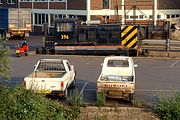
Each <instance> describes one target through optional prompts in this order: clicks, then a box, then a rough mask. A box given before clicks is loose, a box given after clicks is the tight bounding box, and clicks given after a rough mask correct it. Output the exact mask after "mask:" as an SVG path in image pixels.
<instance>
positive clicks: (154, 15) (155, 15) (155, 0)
mask: <svg viewBox="0 0 180 120" xmlns="http://www.w3.org/2000/svg"><path fill="white" fill-rule="evenodd" d="M153 20H154V21H153V22H154V26H156V25H157V0H154V10H153Z"/></svg>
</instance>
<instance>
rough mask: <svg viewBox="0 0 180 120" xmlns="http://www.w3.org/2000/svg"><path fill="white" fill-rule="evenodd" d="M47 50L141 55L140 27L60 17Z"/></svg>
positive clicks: (61, 52) (45, 44)
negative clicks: (89, 22) (139, 52)
mask: <svg viewBox="0 0 180 120" xmlns="http://www.w3.org/2000/svg"><path fill="white" fill-rule="evenodd" d="M44 49H45V50H46V51H51V52H54V53H56V54H86V55H87V54H98V55H99V54H103V55H104V54H114V55H131V54H132V55H137V54H138V49H139V47H138V28H137V27H136V26H133V25H127V26H126V25H124V26H123V25H120V24H83V23H80V22H79V19H76V18H58V19H56V20H55V27H54V31H53V33H51V34H49V35H47V36H45V39H44Z"/></svg>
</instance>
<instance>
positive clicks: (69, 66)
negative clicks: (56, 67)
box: [66, 62, 71, 70]
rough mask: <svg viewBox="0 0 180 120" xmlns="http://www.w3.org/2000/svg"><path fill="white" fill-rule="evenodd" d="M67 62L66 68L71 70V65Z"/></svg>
mask: <svg viewBox="0 0 180 120" xmlns="http://www.w3.org/2000/svg"><path fill="white" fill-rule="evenodd" d="M66 63H67V66H68V69H69V70H71V65H70V63H69V62H66Z"/></svg>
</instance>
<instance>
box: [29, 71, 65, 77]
mask: <svg viewBox="0 0 180 120" xmlns="http://www.w3.org/2000/svg"><path fill="white" fill-rule="evenodd" d="M65 73H66V72H33V73H31V74H30V75H28V76H27V77H32V78H33V77H36V78H62V77H63V76H64V75H65Z"/></svg>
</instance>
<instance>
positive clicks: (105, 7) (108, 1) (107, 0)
mask: <svg viewBox="0 0 180 120" xmlns="http://www.w3.org/2000/svg"><path fill="white" fill-rule="evenodd" d="M105 2H107V6H105ZM102 9H107V10H109V9H110V0H102Z"/></svg>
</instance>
